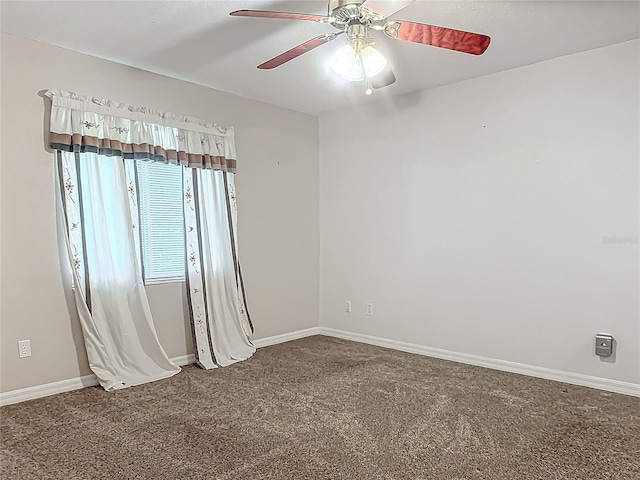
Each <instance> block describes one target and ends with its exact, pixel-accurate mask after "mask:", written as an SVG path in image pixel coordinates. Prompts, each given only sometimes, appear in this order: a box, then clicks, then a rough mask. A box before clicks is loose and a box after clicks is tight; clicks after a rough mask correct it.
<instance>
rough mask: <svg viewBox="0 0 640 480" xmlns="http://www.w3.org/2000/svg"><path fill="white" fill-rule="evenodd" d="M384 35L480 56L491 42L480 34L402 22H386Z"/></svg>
mask: <svg viewBox="0 0 640 480" xmlns="http://www.w3.org/2000/svg"><path fill="white" fill-rule="evenodd" d="M384 33H385V34H386V35H387V36H388V37H391V38H397V39H398V40H405V41H407V42H415V43H422V44H424V45H432V46H434V47H440V48H447V49H449V50H457V51H458V52H463V53H470V54H471V55H482V54H483V53H484V52H485V50H486V49H487V47H489V43H490V42H491V38H490V37H488V36H487V35H482V34H480V33H471V32H463V31H462V30H454V29H453V28H445V27H436V26H434V25H425V24H424V23H414V22H405V21H404V20H402V21H401V20H391V21H390V22H387V24H386V25H385V27H384Z"/></svg>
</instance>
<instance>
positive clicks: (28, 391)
mask: <svg viewBox="0 0 640 480" xmlns="http://www.w3.org/2000/svg"><path fill="white" fill-rule="evenodd" d="M319 331H320V329H319V327H312V328H307V329H305V330H298V331H295V332H290V333H284V334H282V335H275V336H273V337H266V338H260V339H258V340H253V344H254V345H255V346H256V348H261V347H266V346H269V345H275V344H277V343H283V342H288V341H290V340H296V339H298V338H304V337H310V336H312V335H318V333H319ZM195 361H196V356H195V355H194V354H189V355H181V356H179V357H174V358H172V359H171V363H173V364H174V365H177V366H179V367H182V366H184V365H189V364H191V363H195ZM95 385H99V383H98V379H97V378H96V376H95V375H85V376H83V377H76V378H69V379H68V380H60V381H59V382H53V383H46V384H44V385H35V386H33V387H27V388H21V389H19V390H12V391H9V392H4V393H0V406H3V405H11V404H12V403H19V402H25V401H27V400H34V399H36V398H42V397H48V396H50V395H55V394H56V393H62V392H70V391H72V390H78V389H80V388H84V387H93V386H95Z"/></svg>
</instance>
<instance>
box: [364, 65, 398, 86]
mask: <svg viewBox="0 0 640 480" xmlns="http://www.w3.org/2000/svg"><path fill="white" fill-rule="evenodd" d="M369 82H370V83H371V88H375V89H378V88H383V87H388V86H389V85H391V84H393V83H396V76H395V75H394V74H393V71H392V70H391V68H390V67H389V66H388V65H387V66H386V67H384V70H382V71H381V72H380V73H379V74H377V75H375V76H373V77H371V78H370V79H369Z"/></svg>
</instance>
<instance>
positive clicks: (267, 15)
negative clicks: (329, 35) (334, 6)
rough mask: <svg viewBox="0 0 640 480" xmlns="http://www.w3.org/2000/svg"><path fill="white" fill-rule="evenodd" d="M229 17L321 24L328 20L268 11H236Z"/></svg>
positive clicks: (320, 17)
mask: <svg viewBox="0 0 640 480" xmlns="http://www.w3.org/2000/svg"><path fill="white" fill-rule="evenodd" d="M229 15H231V16H232V17H259V18H283V19H287V20H308V21H310V22H321V21H323V20H326V19H327V17H325V16H324V15H311V14H306V13H289V12H270V11H268V10H236V11H235V12H231V13H230V14H229Z"/></svg>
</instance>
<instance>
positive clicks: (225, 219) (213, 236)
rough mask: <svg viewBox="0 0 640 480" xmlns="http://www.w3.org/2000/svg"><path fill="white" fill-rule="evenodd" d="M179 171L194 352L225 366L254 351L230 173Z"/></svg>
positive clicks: (206, 362) (202, 361) (207, 363)
mask: <svg viewBox="0 0 640 480" xmlns="http://www.w3.org/2000/svg"><path fill="white" fill-rule="evenodd" d="M183 177H184V212H185V215H184V220H185V232H186V242H185V243H186V248H187V261H188V265H187V282H188V285H187V291H188V293H189V304H190V308H191V312H192V318H193V323H192V326H193V333H194V339H195V343H196V358H197V360H198V364H199V365H200V366H201V367H203V368H207V369H208V368H215V367H217V366H222V367H224V366H227V365H230V364H232V363H235V362H238V361H240V360H245V359H247V358H249V357H250V356H251V355H253V353H254V352H255V347H254V346H253V344H252V343H251V341H250V340H249V337H250V335H251V333H252V330H253V328H252V325H251V321H250V319H249V314H248V312H247V308H246V304H245V301H244V292H243V285H242V275H241V272H240V267H239V262H238V257H237V252H238V248H237V247H238V244H237V229H236V226H235V221H234V220H235V218H236V213H235V208H236V206H235V193H234V188H233V175H232V174H227V173H225V172H221V171H212V170H203V169H191V168H188V169H187V170H186V171H185V174H184V176H183Z"/></svg>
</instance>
